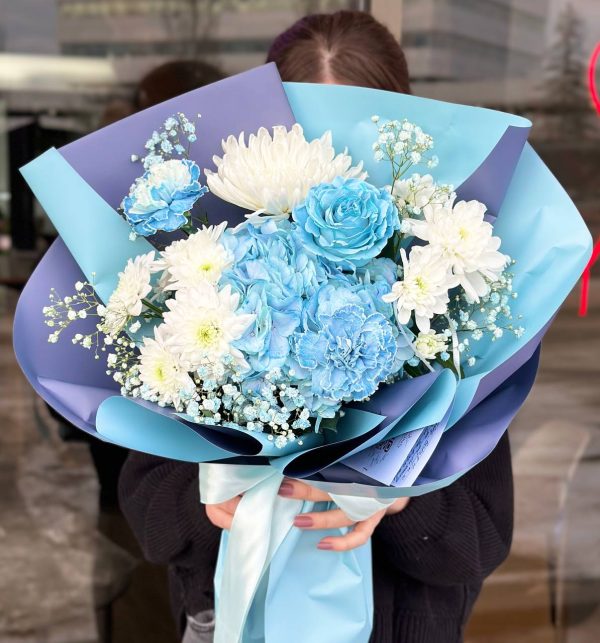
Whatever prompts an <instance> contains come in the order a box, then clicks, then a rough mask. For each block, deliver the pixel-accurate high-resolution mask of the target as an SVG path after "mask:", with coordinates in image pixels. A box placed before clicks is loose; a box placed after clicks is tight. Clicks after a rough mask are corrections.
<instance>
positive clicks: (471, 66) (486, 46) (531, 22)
mask: <svg viewBox="0 0 600 643" xmlns="http://www.w3.org/2000/svg"><path fill="white" fill-rule="evenodd" d="M549 2H550V0H403V3H404V12H403V34H402V43H403V45H404V47H405V50H406V55H407V58H408V62H409V67H410V70H411V75H412V76H413V78H414V79H415V80H417V81H421V82H428V81H433V82H436V81H468V80H490V79H496V78H497V79H500V78H507V77H511V78H512V77H516V78H518V77H527V76H532V75H535V74H537V73H538V71H539V70H540V68H541V63H542V58H543V54H544V49H545V39H546V23H547V19H548V9H549Z"/></svg>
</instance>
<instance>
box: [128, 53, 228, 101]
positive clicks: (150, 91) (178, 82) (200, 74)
mask: <svg viewBox="0 0 600 643" xmlns="http://www.w3.org/2000/svg"><path fill="white" fill-rule="evenodd" d="M223 78H224V75H223V73H222V72H221V71H219V70H218V69H217V68H216V67H213V66H212V65H209V64H208V63H203V62H200V61H198V60H173V61H171V62H168V63H165V64H164V65H160V66H159V67H156V68H155V69H153V70H152V71H150V72H148V73H147V74H146V75H145V76H144V77H143V78H142V80H140V82H139V84H138V86H137V89H136V92H135V97H134V106H135V109H136V111H137V110H142V109H146V108H147V107H152V105H156V104H158V103H162V102H163V101H165V100H168V99H169V98H174V97H175V96H179V95H180V94H184V93H185V92H189V91H192V89H197V88H198V87H203V86H204V85H209V84H210V83H214V82H216V81H217V80H222V79H223Z"/></svg>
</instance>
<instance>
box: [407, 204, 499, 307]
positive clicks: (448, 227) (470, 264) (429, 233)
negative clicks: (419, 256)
mask: <svg viewBox="0 0 600 643" xmlns="http://www.w3.org/2000/svg"><path fill="white" fill-rule="evenodd" d="M485 210H486V207H485V205H484V204H483V203H480V202H479V201H459V202H458V203H456V204H455V205H454V207H451V206H450V205H446V206H444V205H437V204H432V205H429V206H426V207H425V209H424V211H423V213H424V216H425V218H424V220H423V221H413V222H412V225H411V231H412V234H414V235H415V236H416V237H418V238H419V239H423V240H424V241H428V242H429V243H430V244H431V245H432V246H434V247H435V248H438V249H439V250H440V252H442V254H443V255H444V256H445V257H446V258H447V259H448V261H449V263H450V266H451V268H452V272H453V273H454V274H455V275H457V277H458V279H459V283H460V285H461V286H462V287H463V288H464V290H465V294H466V295H467V297H468V298H469V300H471V301H479V298H480V297H483V296H484V295H486V294H487V293H488V292H489V282H488V281H486V279H488V280H489V281H497V279H498V277H499V276H500V273H501V272H502V270H503V269H504V267H505V266H506V264H507V262H508V260H509V257H507V256H506V255H505V254H503V253H501V252H498V248H500V238H499V237H494V236H493V230H494V229H493V228H492V226H491V224H490V223H488V222H487V221H484V219H483V216H484V214H485Z"/></svg>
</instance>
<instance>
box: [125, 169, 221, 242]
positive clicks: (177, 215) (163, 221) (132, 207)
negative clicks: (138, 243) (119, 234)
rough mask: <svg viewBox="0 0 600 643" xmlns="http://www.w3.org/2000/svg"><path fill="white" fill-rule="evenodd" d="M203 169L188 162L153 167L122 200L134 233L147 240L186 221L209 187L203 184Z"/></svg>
mask: <svg viewBox="0 0 600 643" xmlns="http://www.w3.org/2000/svg"><path fill="white" fill-rule="evenodd" d="M199 179H200V168H199V167H198V166H197V165H196V163H194V162H193V161H189V160H187V159H172V160H169V161H164V162H161V163H155V164H153V165H151V166H150V167H149V168H148V170H147V171H146V172H145V174H144V175H143V176H142V177H140V178H139V179H138V180H137V181H136V182H135V183H134V184H133V185H132V186H131V190H130V192H129V196H127V197H126V198H125V199H124V200H123V212H124V214H125V218H126V219H127V221H128V223H129V224H130V225H131V226H132V228H133V230H134V232H136V233H137V234H139V235H142V236H144V237H148V236H150V235H153V234H155V233H156V232H158V231H159V230H164V231H166V232H172V231H173V230H177V229H178V228H181V227H182V226H183V225H185V223H186V222H187V218H186V216H185V215H186V213H188V212H189V211H190V210H191V209H192V207H193V206H194V203H196V201H197V200H198V199H199V198H200V197H201V196H202V195H203V194H205V193H206V192H208V188H207V187H206V186H202V185H200V180H199Z"/></svg>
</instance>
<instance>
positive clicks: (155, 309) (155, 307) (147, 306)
mask: <svg viewBox="0 0 600 643" xmlns="http://www.w3.org/2000/svg"><path fill="white" fill-rule="evenodd" d="M142 304H144V306H146V308H149V309H150V310H153V311H154V312H155V313H158V314H159V315H160V316H161V317H162V314H163V313H164V312H165V311H164V310H161V309H160V308H159V307H158V306H155V305H154V304H153V303H152V302H150V301H148V300H147V299H142Z"/></svg>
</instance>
